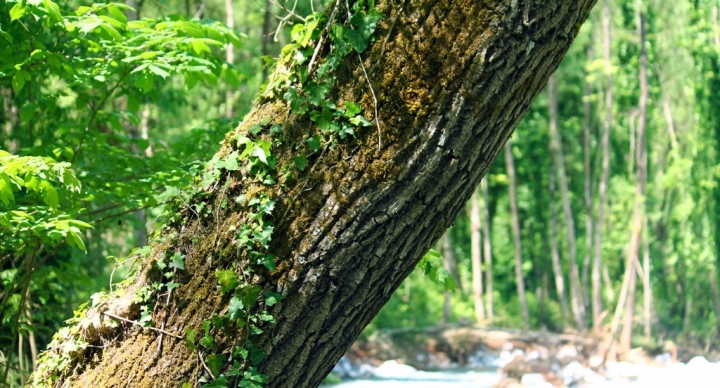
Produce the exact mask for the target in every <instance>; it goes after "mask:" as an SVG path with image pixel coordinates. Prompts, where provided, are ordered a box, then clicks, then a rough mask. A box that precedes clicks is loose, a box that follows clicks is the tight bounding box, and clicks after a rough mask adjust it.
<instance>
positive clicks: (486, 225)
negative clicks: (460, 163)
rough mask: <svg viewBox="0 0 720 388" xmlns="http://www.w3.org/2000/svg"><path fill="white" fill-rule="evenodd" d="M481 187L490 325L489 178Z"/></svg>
mask: <svg viewBox="0 0 720 388" xmlns="http://www.w3.org/2000/svg"><path fill="white" fill-rule="evenodd" d="M480 189H481V190H482V193H483V216H484V218H485V222H483V223H482V225H483V235H484V236H485V238H484V239H483V253H484V255H485V276H486V278H485V287H486V289H485V295H487V314H488V325H490V326H492V323H493V319H494V316H493V271H492V240H491V235H490V222H491V220H490V205H489V201H488V184H487V178H483V179H482V182H481V183H480Z"/></svg>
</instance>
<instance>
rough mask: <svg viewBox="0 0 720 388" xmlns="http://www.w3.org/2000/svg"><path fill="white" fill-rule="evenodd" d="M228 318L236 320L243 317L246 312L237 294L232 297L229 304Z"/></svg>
mask: <svg viewBox="0 0 720 388" xmlns="http://www.w3.org/2000/svg"><path fill="white" fill-rule="evenodd" d="M227 312H228V318H229V319H230V320H231V321H236V320H238V319H240V318H242V317H244V316H245V313H244V311H243V304H242V301H241V300H240V298H238V297H237V296H233V297H232V298H231V299H230V304H229V305H228V311H227Z"/></svg>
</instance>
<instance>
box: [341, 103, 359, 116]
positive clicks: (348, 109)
mask: <svg viewBox="0 0 720 388" xmlns="http://www.w3.org/2000/svg"><path fill="white" fill-rule="evenodd" d="M360 111H362V108H361V107H360V105H358V104H356V103H354V102H351V101H345V116H347V117H353V116H355V115H356V114H358V113H360Z"/></svg>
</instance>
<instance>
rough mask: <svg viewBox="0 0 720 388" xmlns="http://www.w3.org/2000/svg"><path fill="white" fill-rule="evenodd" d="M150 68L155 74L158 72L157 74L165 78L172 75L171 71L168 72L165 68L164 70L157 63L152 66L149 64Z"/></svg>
mask: <svg viewBox="0 0 720 388" xmlns="http://www.w3.org/2000/svg"><path fill="white" fill-rule="evenodd" d="M148 69H150V71H152V72H153V73H155V74H157V75H159V76H160V77H163V78H167V77H169V76H170V73H168V72H167V71H165V70H163V69H161V68H159V67H157V66H155V65H150V66H148Z"/></svg>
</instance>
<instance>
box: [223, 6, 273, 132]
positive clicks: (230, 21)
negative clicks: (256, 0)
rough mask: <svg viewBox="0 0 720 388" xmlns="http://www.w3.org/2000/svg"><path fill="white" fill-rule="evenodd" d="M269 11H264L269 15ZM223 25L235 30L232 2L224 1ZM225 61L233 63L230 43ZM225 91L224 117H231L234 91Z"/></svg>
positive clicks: (232, 48) (233, 55)
mask: <svg viewBox="0 0 720 388" xmlns="http://www.w3.org/2000/svg"><path fill="white" fill-rule="evenodd" d="M269 12H270V11H269V10H268V11H266V13H269ZM225 25H226V26H228V28H230V29H235V8H234V7H233V0H225ZM225 61H227V63H229V64H231V65H232V64H233V63H235V48H234V47H233V45H232V43H229V44H228V45H227V47H226V48H225ZM227 88H228V89H227V90H226V91H225V117H227V118H232V117H233V101H234V100H235V99H234V98H233V94H234V90H232V88H230V87H229V86H228V87H227Z"/></svg>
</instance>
